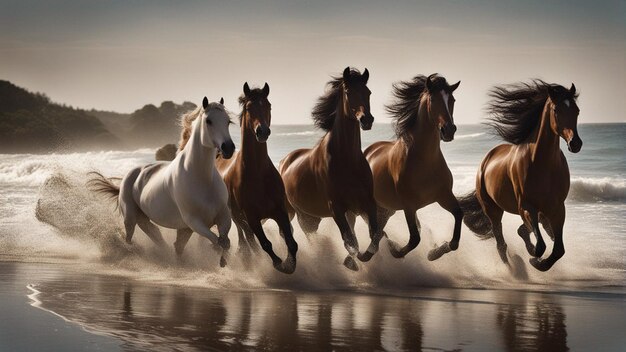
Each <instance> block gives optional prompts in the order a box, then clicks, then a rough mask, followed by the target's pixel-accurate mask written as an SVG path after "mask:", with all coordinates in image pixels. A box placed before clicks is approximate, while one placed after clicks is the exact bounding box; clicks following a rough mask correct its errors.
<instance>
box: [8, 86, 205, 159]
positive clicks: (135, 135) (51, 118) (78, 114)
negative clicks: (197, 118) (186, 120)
mask: <svg viewBox="0 0 626 352" xmlns="http://www.w3.org/2000/svg"><path fill="white" fill-rule="evenodd" d="M195 108H196V104H194V103H191V102H184V103H182V104H180V105H179V104H175V103H173V102H171V101H164V102H163V103H161V105H160V106H159V107H157V106H155V105H152V104H148V105H145V106H144V107H142V108H141V109H138V110H136V111H135V112H133V113H132V114H120V113H116V112H110V111H98V110H93V109H92V110H81V109H75V108H73V107H69V106H65V105H61V104H57V103H53V102H51V101H50V99H49V98H48V97H47V96H46V95H44V94H41V93H31V92H29V91H27V90H25V89H23V88H20V87H17V86H15V85H14V84H12V83H11V82H8V81H2V80H0V153H48V152H55V151H76V150H98V149H107V150H111V149H117V150H119V149H133V148H140V147H161V146H163V145H164V144H168V143H176V142H177V141H178V138H179V133H180V127H179V126H178V117H179V116H180V115H182V114H183V113H185V112H187V111H189V110H193V109H195Z"/></svg>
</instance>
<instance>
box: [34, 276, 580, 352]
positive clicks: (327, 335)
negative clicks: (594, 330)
mask: <svg viewBox="0 0 626 352" xmlns="http://www.w3.org/2000/svg"><path fill="white" fill-rule="evenodd" d="M34 287H35V289H36V290H37V291H38V293H36V296H35V297H33V298H34V299H36V300H37V301H39V302H40V303H39V304H38V306H39V308H41V309H44V310H47V311H50V312H54V313H55V314H58V315H60V316H62V317H64V318H65V319H67V320H69V321H71V322H74V323H76V324H80V325H81V326H83V327H84V328H85V329H86V330H88V331H91V332H95V333H99V334H105V335H109V336H114V337H116V338H118V339H120V340H121V341H123V343H122V347H123V348H124V349H126V350H146V349H149V350H172V349H180V350H285V351H297V350H301V351H331V350H335V351H341V350H354V351H381V350H390V351H419V350H482V351H486V350H521V351H535V350H550V351H566V350H568V341H567V339H568V333H567V325H566V322H567V319H566V314H565V312H564V309H563V308H562V307H561V304H560V300H561V298H560V297H558V296H555V297H553V296H551V295H545V294H537V293H532V292H519V291H492V290H449V289H446V290H437V289H431V290H420V291H418V292H413V293H410V294H409V293H406V292H405V293H398V295H392V296H389V295H373V294H360V293H355V292H294V291H278V290H262V291H220V290H207V289H199V288H189V287H175V286H167V285H158V284H153V283H142V282H137V281H133V280H129V279H124V278H118V277H111V276H98V275H93V276H86V275H84V274H82V275H80V274H63V275H52V277H47V278H46V279H43V280H41V281H40V282H39V283H37V284H36V285H35V286H34Z"/></svg>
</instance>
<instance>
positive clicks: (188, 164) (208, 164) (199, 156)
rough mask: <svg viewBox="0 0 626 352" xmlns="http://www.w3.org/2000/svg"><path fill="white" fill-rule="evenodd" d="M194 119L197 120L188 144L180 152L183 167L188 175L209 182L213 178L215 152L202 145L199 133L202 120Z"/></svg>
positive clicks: (199, 118)
mask: <svg viewBox="0 0 626 352" xmlns="http://www.w3.org/2000/svg"><path fill="white" fill-rule="evenodd" d="M196 119H198V120H197V121H194V122H193V123H194V126H193V130H192V131H191V136H190V137H189V142H187V145H185V148H184V149H183V151H182V152H181V153H182V154H183V155H182V160H183V166H184V168H185V170H186V171H187V172H188V173H190V174H193V175H196V176H197V177H199V178H204V179H207V180H208V181H210V180H211V179H212V178H213V169H215V157H216V155H217V150H216V149H215V148H213V147H206V146H204V145H202V141H201V133H200V129H201V128H202V118H201V117H197V118H196Z"/></svg>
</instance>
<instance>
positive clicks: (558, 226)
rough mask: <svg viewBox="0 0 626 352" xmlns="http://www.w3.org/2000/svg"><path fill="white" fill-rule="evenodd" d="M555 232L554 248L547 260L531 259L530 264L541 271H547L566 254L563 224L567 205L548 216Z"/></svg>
mask: <svg viewBox="0 0 626 352" xmlns="http://www.w3.org/2000/svg"><path fill="white" fill-rule="evenodd" d="M546 217H547V220H549V221H550V226H551V229H552V230H553V231H554V248H552V253H550V256H549V257H548V258H546V259H539V258H530V264H531V265H532V266H534V267H535V269H537V270H539V271H547V270H549V269H550V268H552V266H553V265H554V263H556V262H557V260H559V259H560V258H561V257H562V256H563V255H564V254H565V246H564V245H563V224H564V223H565V205H563V204H561V206H560V207H559V209H557V210H556V212H555V213H554V214H550V215H549V216H546Z"/></svg>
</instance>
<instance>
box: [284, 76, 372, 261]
mask: <svg viewBox="0 0 626 352" xmlns="http://www.w3.org/2000/svg"><path fill="white" fill-rule="evenodd" d="M368 78H369V72H368V71H367V69H365V71H364V72H363V74H360V73H359V71H357V70H354V69H350V68H349V67H346V69H345V70H344V71H343V75H342V76H341V77H336V78H333V80H331V81H330V82H329V83H328V85H329V87H330V89H329V90H328V92H327V93H326V94H325V95H324V96H322V97H321V98H319V100H318V103H317V105H316V106H315V108H314V109H313V120H314V122H315V125H316V126H317V127H318V128H321V129H323V130H324V131H327V133H326V135H325V136H324V137H323V138H322V139H321V140H320V142H319V143H318V144H317V145H316V146H315V147H314V148H313V149H298V150H295V151H293V152H291V153H290V154H289V155H287V156H286V157H285V158H284V159H283V160H282V161H281V163H280V173H281V175H282V177H283V182H284V183H285V190H286V192H287V198H288V200H289V202H290V204H291V206H293V211H295V213H296V214H297V215H298V222H299V223H300V226H301V227H302V230H303V231H304V232H305V233H307V234H309V233H312V232H315V231H316V230H317V228H318V226H319V223H320V221H321V218H324V217H331V216H332V217H333V219H334V220H335V223H336V224H337V226H338V227H339V231H340V232H341V237H342V238H343V241H344V246H345V247H346V249H347V250H348V253H349V255H348V256H347V257H346V259H345V260H344V265H345V266H346V267H348V268H349V269H352V270H358V266H357V264H356V262H355V260H354V258H353V256H354V255H357V254H358V258H359V259H360V260H361V261H368V260H369V259H371V257H372V256H373V255H374V253H376V251H377V250H378V243H379V242H380V238H381V233H380V231H379V229H378V221H377V219H376V202H375V200H374V191H373V183H372V172H371V170H370V168H369V165H368V164H367V160H365V157H364V156H363V152H362V151H361V134H360V131H359V124H360V125H361V128H363V130H369V129H371V128H372V124H373V122H374V117H373V116H372V115H371V113H370V102H369V97H370V90H369V89H368V88H367V80H368ZM293 211H292V212H291V213H292V214H293ZM348 211H349V212H351V213H355V214H361V213H364V214H365V216H367V217H368V219H369V232H370V238H371V244H370V245H369V248H368V250H367V252H366V253H359V246H358V242H357V238H356V236H355V234H354V230H353V229H352V228H351V226H350V224H349V223H348V220H347V218H346V213H347V212H348Z"/></svg>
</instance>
